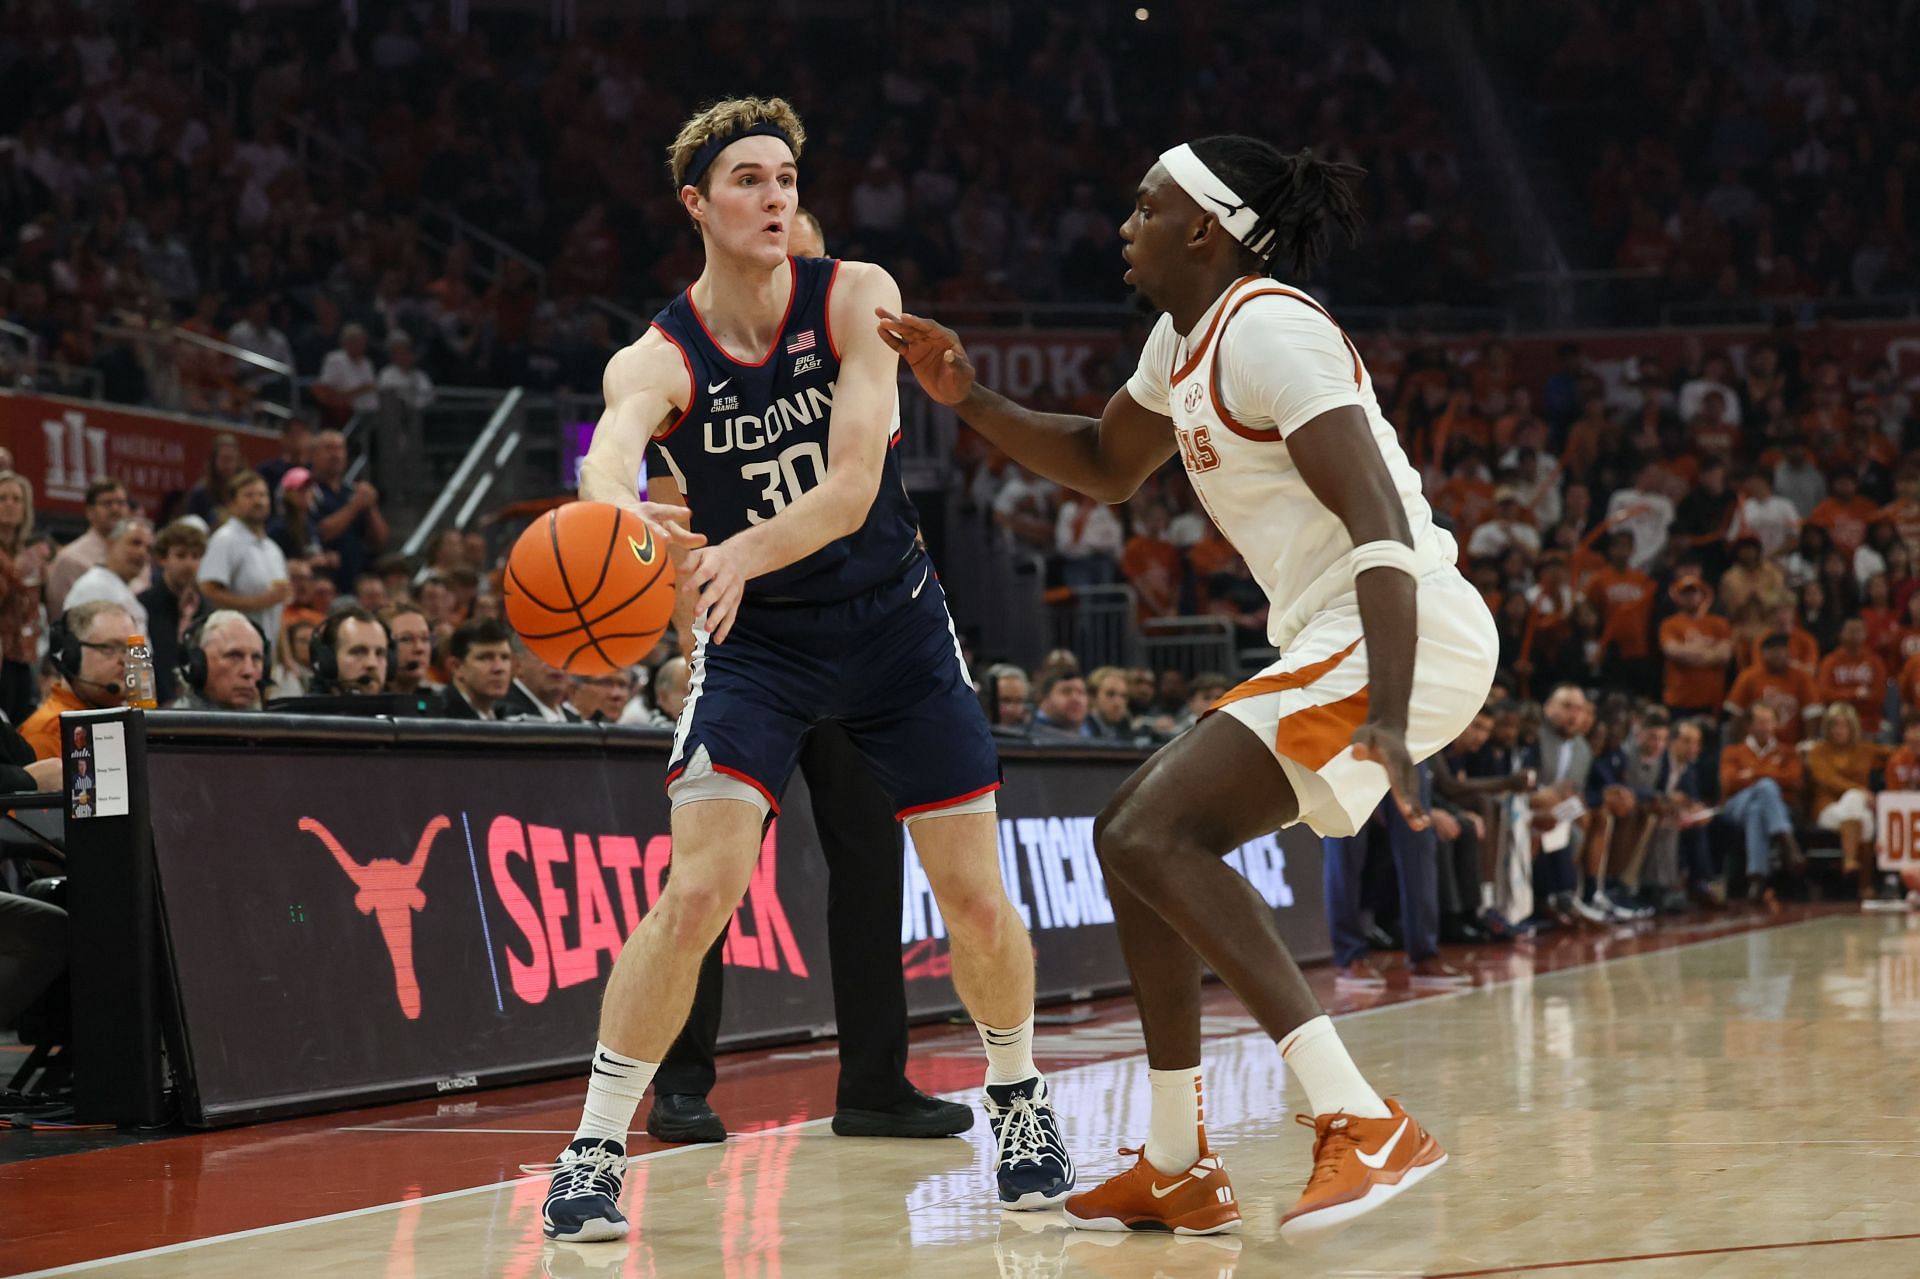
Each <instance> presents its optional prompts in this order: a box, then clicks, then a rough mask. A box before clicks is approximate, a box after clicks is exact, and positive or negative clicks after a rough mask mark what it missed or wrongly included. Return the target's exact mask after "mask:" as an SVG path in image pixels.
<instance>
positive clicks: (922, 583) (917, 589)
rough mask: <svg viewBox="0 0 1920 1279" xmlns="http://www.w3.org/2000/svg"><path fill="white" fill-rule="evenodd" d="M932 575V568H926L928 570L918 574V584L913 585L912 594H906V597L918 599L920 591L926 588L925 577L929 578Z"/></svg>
mask: <svg viewBox="0 0 1920 1279" xmlns="http://www.w3.org/2000/svg"><path fill="white" fill-rule="evenodd" d="M932 576H933V570H932V569H928V570H927V571H926V572H924V573H922V574H921V575H920V585H918V586H916V587H914V588H913V594H912V595H910V596H908V598H909V599H916V600H917V599H919V598H920V592H921V591H922V590H925V589H926V585H927V579H928V578H930V577H932Z"/></svg>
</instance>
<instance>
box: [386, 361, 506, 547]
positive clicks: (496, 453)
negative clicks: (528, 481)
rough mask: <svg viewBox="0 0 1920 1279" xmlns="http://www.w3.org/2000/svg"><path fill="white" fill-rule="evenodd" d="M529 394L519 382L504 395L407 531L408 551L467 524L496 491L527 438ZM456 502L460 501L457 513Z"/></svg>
mask: <svg viewBox="0 0 1920 1279" xmlns="http://www.w3.org/2000/svg"><path fill="white" fill-rule="evenodd" d="M526 398H527V395H526V391H525V390H524V389H523V388H521V387H517V386H516V387H514V388H513V389H512V390H510V391H508V392H507V393H506V394H505V395H503V396H502V397H501V398H500V401H499V403H498V404H497V405H496V406H495V407H494V409H493V412H492V413H491V414H490V415H489V416H488V418H487V424H486V425H485V426H484V427H482V428H481V430H480V434H479V436H478V437H476V438H475V439H474V441H473V443H472V444H471V445H470V446H468V448H467V451H466V454H465V456H463V457H462V458H461V459H460V464H459V466H457V467H456V468H454V472H453V475H452V477H451V478H449V479H448V480H447V482H446V484H444V485H443V486H441V488H440V491H439V494H438V495H437V496H436V497H435V498H434V499H433V503H432V504H431V505H430V506H429V507H428V508H427V511H426V514H425V515H423V516H422V517H421V518H420V521H419V522H418V523H417V524H415V525H414V527H413V529H412V530H411V531H410V532H409V533H408V534H407V539H406V542H405V543H404V544H403V545H402V546H401V548H400V549H401V550H402V551H404V552H405V553H406V554H407V555H412V556H417V555H419V554H420V553H421V552H422V551H423V550H424V549H425V548H426V544H427V541H428V539H430V538H431V537H432V536H433V535H434V533H435V532H437V531H438V530H439V529H440V528H441V527H442V525H443V524H445V525H447V526H448V527H452V528H465V527H466V526H467V523H468V521H470V520H471V519H472V518H473V516H474V513H475V512H476V511H478V509H479V507H480V503H481V502H483V501H485V500H486V498H487V496H488V495H489V494H490V493H493V491H494V488H495V483H496V479H497V476H498V474H499V473H500V472H501V471H502V470H503V469H504V468H505V467H506V466H507V465H508V464H509V463H510V462H511V461H512V460H513V458H514V455H515V453H516V452H517V450H518V449H519V447H520V444H521V442H522V441H523V440H524V438H525V410H524V408H523V405H524V404H525V401H526ZM456 502H458V503H459V506H458V508H457V513H455V511H456V508H455V503H456Z"/></svg>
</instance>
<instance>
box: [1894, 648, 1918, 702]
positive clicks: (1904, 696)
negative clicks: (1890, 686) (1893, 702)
mask: <svg viewBox="0 0 1920 1279" xmlns="http://www.w3.org/2000/svg"><path fill="white" fill-rule="evenodd" d="M1894 691H1895V692H1897V693H1898V694H1899V695H1900V710H1901V714H1903V715H1910V716H1915V717H1920V653H1915V654H1914V655H1913V656H1912V657H1909V658H1908V659H1907V660H1906V662H1905V664H1904V665H1902V666H1901V667H1900V674H1899V676H1898V677H1897V678H1896V679H1895V680H1894Z"/></svg>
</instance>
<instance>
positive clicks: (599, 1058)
mask: <svg viewBox="0 0 1920 1279" xmlns="http://www.w3.org/2000/svg"><path fill="white" fill-rule="evenodd" d="M658 1069H660V1063H659V1062H657V1061H637V1060H635V1059H634V1058H632V1057H628V1056H625V1055H623V1054H621V1053H617V1052H615V1051H613V1049H611V1048H609V1047H607V1046H606V1045H605V1044H595V1045H594V1046H593V1066H592V1068H591V1071H590V1073H589V1074H588V1075H587V1108H586V1109H585V1110H584V1111H582V1112H581V1114H580V1127H579V1128H577V1129H575V1130H574V1134H573V1139H574V1140H575V1141H579V1140H580V1139H581V1138H582V1137H597V1138H600V1139H601V1140H612V1141H617V1142H619V1143H620V1144H621V1145H622V1146H624V1145H626V1144H627V1129H629V1128H631V1127H632V1126H633V1112H634V1111H635V1110H637V1109H639V1107H640V1098H641V1096H642V1095H643V1094H645V1092H646V1091H647V1085H648V1084H650V1083H652V1082H653V1072H654V1071H656V1070H658Z"/></svg>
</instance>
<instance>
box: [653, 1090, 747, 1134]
mask: <svg viewBox="0 0 1920 1279" xmlns="http://www.w3.org/2000/svg"><path fill="white" fill-rule="evenodd" d="M647 1136H649V1137H651V1138H653V1139H654V1140H655V1141H670V1142H676V1143H679V1144H683V1145H693V1144H695V1143H698V1142H703V1141H725V1140H726V1139H727V1126H726V1125H725V1124H723V1123H721V1122H720V1116H718V1115H716V1114H714V1113H713V1107H712V1106H709V1105H708V1104H707V1099H706V1098H705V1097H702V1096H700V1095H699V1094H698V1093H690V1092H669V1093H660V1094H659V1095H657V1096H655V1097H654V1099H653V1109H652V1110H649V1111H648V1112H647Z"/></svg>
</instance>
